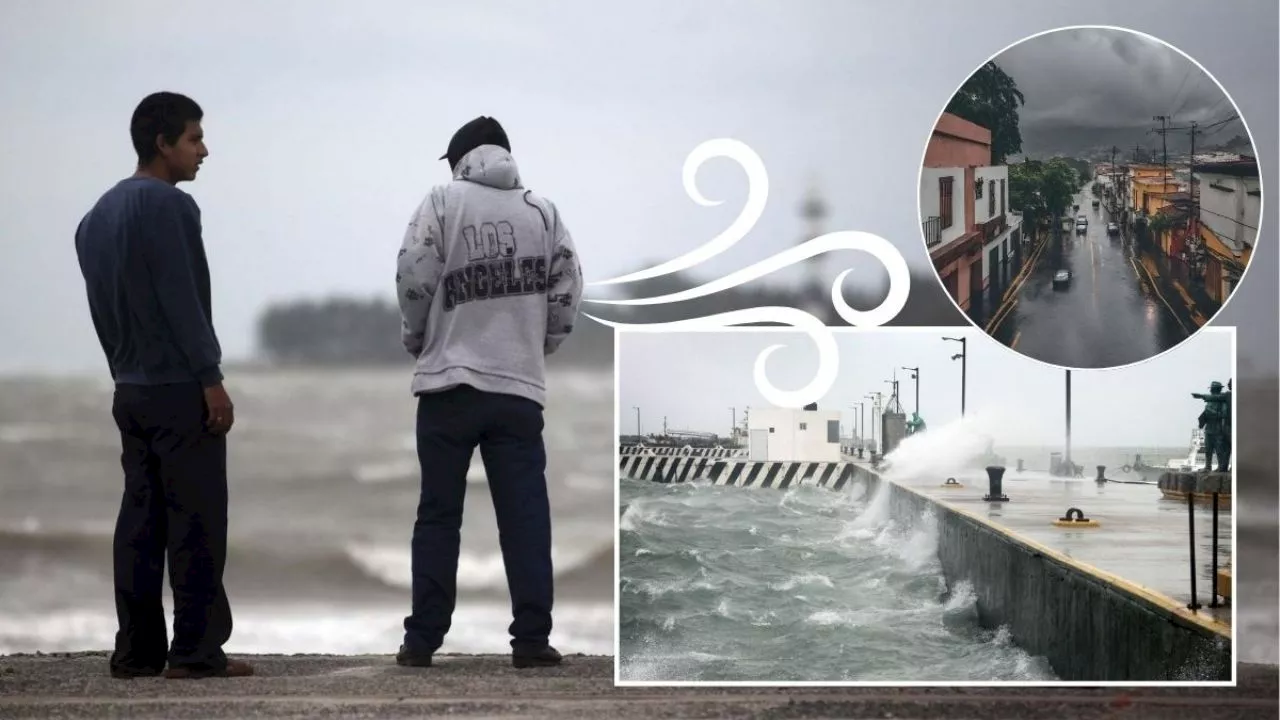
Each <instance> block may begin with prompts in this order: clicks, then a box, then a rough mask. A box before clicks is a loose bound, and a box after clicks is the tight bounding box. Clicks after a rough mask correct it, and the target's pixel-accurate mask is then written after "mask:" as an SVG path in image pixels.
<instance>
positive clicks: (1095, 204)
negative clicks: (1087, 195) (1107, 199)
mask: <svg viewBox="0 0 1280 720" xmlns="http://www.w3.org/2000/svg"><path fill="white" fill-rule="evenodd" d="M1101 204H1102V203H1101V202H1099V201H1098V199H1097V198H1094V200H1093V206H1094V207H1095V208H1096V207H1098V206H1099V205H1101Z"/></svg>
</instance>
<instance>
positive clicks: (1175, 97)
mask: <svg viewBox="0 0 1280 720" xmlns="http://www.w3.org/2000/svg"><path fill="white" fill-rule="evenodd" d="M1191 68H1192V66H1191V65H1188V66H1187V71H1186V72H1184V73H1182V82H1180V83H1178V91H1177V92H1175V93H1174V94H1173V102H1171V103H1169V107H1173V103H1176V102H1177V101H1178V96H1179V95H1181V94H1182V89H1183V88H1185V87H1186V86H1187V78H1189V77H1191ZM1179 109H1181V108H1179ZM1169 114H1170V115H1177V113H1176V112H1171V113H1169Z"/></svg>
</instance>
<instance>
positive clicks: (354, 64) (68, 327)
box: [0, 0, 1278, 372]
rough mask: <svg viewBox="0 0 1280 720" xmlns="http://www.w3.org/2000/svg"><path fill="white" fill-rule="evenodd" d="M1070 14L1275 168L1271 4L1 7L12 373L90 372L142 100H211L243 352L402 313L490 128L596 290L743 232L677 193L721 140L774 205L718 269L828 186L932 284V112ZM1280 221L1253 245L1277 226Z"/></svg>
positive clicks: (1258, 282) (720, 183)
mask: <svg viewBox="0 0 1280 720" xmlns="http://www.w3.org/2000/svg"><path fill="white" fill-rule="evenodd" d="M1080 23H1100V24H1119V25H1129V26H1133V27H1136V28H1140V29H1143V30H1145V31H1148V32H1151V33H1153V34H1156V35H1159V36H1161V37H1163V38H1164V39H1166V40H1168V41H1170V42H1172V43H1174V44H1176V45H1178V46H1180V47H1182V48H1183V49H1185V50H1186V51H1188V52H1190V53H1191V54H1193V55H1195V56H1196V57H1197V58H1198V59H1200V60H1201V61H1202V62H1203V63H1204V64H1205V65H1206V66H1208V67H1210V69H1211V71H1212V72H1214V73H1215V75H1216V76H1217V77H1218V78H1219V79H1220V80H1222V81H1223V82H1224V83H1225V84H1226V85H1227V86H1228V87H1229V88H1230V89H1231V90H1232V92H1233V93H1234V94H1235V96H1236V98H1237V100H1239V101H1240V103H1241V105H1242V108H1243V110H1244V112H1245V114H1246V116H1247V117H1249V118H1250V119H1251V121H1252V122H1253V130H1254V133H1255V137H1256V139H1257V141H1258V143H1259V153H1260V156H1261V157H1262V158H1264V159H1267V158H1274V157H1275V156H1276V150H1277V145H1276V125H1277V122H1276V117H1277V116H1276V107H1277V85H1278V83H1277V77H1276V65H1277V63H1276V50H1275V29H1276V25H1277V22H1276V8H1275V5H1274V3H1268V2H1264V1H1262V0H1258V1H1256V2H1250V1H1242V2H1234V3H1230V4H1215V3H1205V2H1203V1H1202V0H1187V1H1186V2H1158V1H1156V0H1135V1H1134V2H1126V3H1112V2H1110V1H1109V0H1078V1H1077V2H1072V3H1070V4H1060V5H1059V4H1052V5H1051V4H1048V3H1025V2H1022V0H998V1H992V2H986V3H983V4H982V5H981V7H977V6H967V5H961V4H950V3H932V2H930V3H924V2H919V1H917V2H898V1H897V0H874V1H866V2H836V1H835V0H829V1H826V2H819V1H814V2H807V3H781V2H726V1H704V2H698V3H686V2H677V1H676V0H668V1H666V2H660V1H658V0H650V1H646V2H643V3H630V4H620V3H608V4H607V8H606V4H605V3H595V2H585V1H564V2H555V3H523V2H520V3H518V2H497V1H496V0H495V1H490V2H467V3H465V4H464V3H462V2H450V3H444V2H435V3H416V2H408V1H407V0H406V1H394V0H367V1H366V2H359V3H355V2H337V1H336V0H314V1H309V2H285V1H283V0H276V1H273V2H270V3H266V2H247V1H245V0H228V1H227V2H221V3H219V4H218V6H217V8H216V10H213V9H206V10H205V11H202V12H188V11H184V10H180V9H178V8H177V7H176V6H175V5H173V4H172V3H170V2H162V1H159V0H154V1H149V2H144V1H142V0H115V1H113V2H111V3H104V2H91V1H89V0H66V1H64V2H57V3H50V2H40V1H38V0H5V2H3V3H2V4H0V66H3V67H5V68H6V69H8V71H7V72H5V73H3V74H2V75H0V110H2V111H3V112H2V113H0V117H3V121H2V122H3V125H4V130H5V132H3V133H0V157H3V158H4V161H3V163H0V198H3V201H2V202H3V203H4V204H3V211H2V212H0V338H2V339H3V342H0V371H3V370H8V371H13V370H19V369H27V370H31V369H42V370H78V369H87V370H89V371H93V372H100V371H101V367H102V365H101V363H102V360H101V357H100V350H99V348H98V347H97V343H96V339H95V338H94V334H93V331H92V327H91V325H90V322H89V316H88V311H87V308H86V305H85V301H84V298H83V294H84V291H83V285H82V281H81V279H80V276H79V270H78V268H77V266H76V261H75V256H74V251H73V246H72V234H73V232H74V229H75V227H76V224H77V222H78V221H79V219H80V217H81V216H82V215H83V213H84V212H85V211H86V210H87V209H88V207H89V206H90V205H91V204H92V203H93V201H94V200H95V199H96V198H97V197H98V196H99V195H100V194H101V193H102V192H103V191H104V190H106V189H107V188H108V187H109V186H110V185H111V184H113V183H114V182H115V181H117V180H118V179H120V178H121V177H123V176H125V175H127V174H129V173H130V172H131V171H132V165H133V162H134V158H133V155H132V151H131V148H130V146H129V140H128V134H127V126H128V120H129V115H130V113H131V111H132V110H133V108H134V106H135V105H136V103H137V102H138V100H140V99H141V98H142V97H143V96H144V95H146V94H147V93H150V92H152V91H155V90H159V89H168V90H177V91H181V92H184V93H187V94H190V95H191V96H193V97H194V98H196V100H197V101H198V102H200V103H201V104H202V105H203V106H204V109H205V111H206V120H205V128H206V132H207V139H208V144H209V147H210V150H211V153H212V154H211V156H210V158H209V159H208V161H207V162H206V163H205V167H204V169H203V171H202V172H201V177H200V179H199V180H198V181H197V182H195V183H193V184H189V185H185V186H184V187H185V188H186V189H188V190H189V191H190V192H191V193H192V194H193V195H194V196H195V197H196V198H197V200H198V201H199V202H200V204H201V206H202V208H203V210H204V221H205V240H206V244H207V247H208V252H209V260H210V266H211V269H212V272H213V277H214V281H213V285H214V297H215V299H214V306H215V319H216V324H217V328H218V331H219V334H220V336H221V339H222V341H223V345H224V349H225V351H226V353H227V355H228V356H229V357H232V358H235V357H244V356H246V355H248V354H249V353H250V352H251V350H252V349H253V343H254V323H255V319H256V317H257V314H258V313H259V311H260V310H261V308H262V306H263V304H264V303H266V302H268V301H270V300H273V299H281V298H293V297H297V296H315V295H321V294H326V293H329V292H348V293H354V294H360V295H368V296H373V295H383V296H386V297H388V298H390V297H391V294H392V292H393V289H392V281H393V279H394V278H393V276H394V269H393V268H394V257H395V253H396V249H397V247H398V244H399V242H400V239H401V237H402V234H403V231H404V226H405V223H406V222H407V220H408V218H409V215H410V213H411V212H412V210H413V208H414V207H415V206H416V204H417V203H418V202H419V201H420V199H421V198H422V196H423V195H424V194H425V193H426V192H427V190H428V188H429V187H430V186H431V185H432V184H433V183H437V182H440V181H443V180H445V179H446V178H447V175H448V173H447V169H446V167H445V164H444V163H443V162H439V161H437V160H436V159H435V158H436V157H438V156H439V155H440V154H441V152H443V148H444V147H445V145H446V143H447V142H448V139H449V136H450V135H451V134H452V132H453V131H454V130H455V129H456V128H457V126H458V125H459V124H461V123H462V122H464V121H466V120H468V119H470V118H471V117H474V116H475V115H477V114H481V113H485V114H491V115H494V116H496V117H498V118H499V119H500V120H501V121H503V123H504V124H506V126H507V128H508V130H509V134H510V136H511V140H512V143H513V149H514V152H515V155H516V158H517V161H518V162H519V164H520V165H521V168H522V176H523V177H524V178H525V179H526V181H527V183H528V184H529V186H530V187H532V188H534V189H536V190H538V191H540V192H541V193H543V194H545V195H546V196H548V197H550V198H552V199H553V200H555V201H556V202H557V203H558V204H559V206H560V208H561V210H562V211H563V215H564V217H565V219H566V222H567V223H568V226H569V228H570V229H571V230H572V232H573V234H574V236H575V239H576V241H577V243H578V246H579V249H580V255H581V257H582V258H583V263H584V269H585V272H586V274H587V276H588V279H590V280H600V279H605V278H607V277H611V276H613V275H616V274H619V273H622V272H624V271H627V270H631V269H635V268H636V266H637V265H640V264H641V263H644V262H646V261H648V260H655V261H657V260H666V259H669V258H672V257H675V256H677V255H680V254H683V253H684V252H686V251H687V250H689V249H690V248H692V247H694V246H696V245H700V244H702V243H703V242H705V241H706V240H708V239H710V238H711V237H712V236H713V235H714V234H716V233H717V232H719V231H720V230H721V229H723V228H724V227H725V226H727V225H728V223H729V222H731V220H732V218H733V217H734V216H735V215H736V213H737V210H738V207H739V203H740V201H741V199H742V198H743V197H744V190H745V182H744V180H743V177H742V174H741V172H740V171H739V170H738V169H737V168H736V167H734V166H733V165H731V164H729V163H728V162H725V161H721V162H720V163H718V164H714V165H710V166H708V167H707V169H706V170H705V171H704V172H703V175H702V177H701V178H700V179H701V184H702V188H703V191H704V193H705V194H706V195H707V196H708V197H711V198H720V199H724V200H725V203H724V204H723V205H721V206H719V207H716V208H704V207H699V206H698V205H696V204H694V203H693V202H692V201H691V200H689V199H688V198H687V197H686V196H685V194H684V192H683V189H682V187H681V181H680V173H681V166H682V164H683V162H684V159H685V156H686V155H687V154H688V153H689V151H690V150H692V149H693V148H694V147H695V146H696V145H698V144H699V143H700V142H702V141H704V140H707V139H711V138H717V137H733V138H737V139H739V140H742V141H744V142H746V143H747V144H749V145H750V146H752V147H753V148H754V149H755V150H756V151H757V152H758V153H759V154H760V155H761V157H762V158H763V160H764V162H765V164H766V167H767V168H768V170H769V173H770V178H771V188H772V190H771V196H770V199H769V203H768V206H767V208H766V210H765V213H764V217H763V218H762V220H761V222H760V223H759V225H757V227H756V228H755V229H754V231H753V232H752V233H751V234H750V236H749V237H748V238H747V239H746V240H744V241H743V242H742V243H741V244H740V245H739V246H738V247H737V248H735V249H734V250H732V251H730V252H729V253H726V255H725V256H722V257H721V258H718V259H717V260H715V261H713V262H712V263H711V264H710V266H709V267H706V268H704V272H705V273H706V275H707V277H708V279H711V278H712V277H716V276H719V275H722V274H724V273H725V272H727V271H729V270H732V269H737V268H739V267H742V266H745V265H747V264H750V263H752V262H755V261H758V260H761V259H763V258H765V257H767V256H769V255H772V254H774V253H775V252H777V251H778V250H780V249H782V248H784V247H787V246H789V245H791V244H793V243H795V242H796V241H798V240H799V239H801V232H802V228H801V225H800V223H799V222H798V219H797V217H796V211H797V206H798V205H799V202H800V200H801V197H802V194H803V192H804V190H805V185H806V184H807V182H808V181H809V180H810V178H814V177H816V178H817V179H818V180H819V182H820V183H821V187H822V189H823V192H824V193H825V195H826V196H827V199H828V201H829V204H830V206H831V211H832V212H831V217H830V219H829V222H828V229H832V230H834V229H850V230H866V231H869V232H873V233H876V234H879V235H882V236H885V237H887V238H889V239H890V240H892V241H893V242H894V243H896V244H898V245H899V246H900V247H901V248H902V249H903V252H904V253H905V254H906V256H907V258H908V260H909V261H910V262H911V263H913V264H915V265H917V266H923V265H924V263H926V262H927V259H926V255H925V252H924V250H923V244H922V242H921V239H920V231H919V225H918V211H917V181H918V172H919V166H920V157H921V153H922V151H923V148H924V144H925V142H926V141H927V138H928V135H929V130H930V128H931V127H932V126H933V123H934V121H935V119H936V117H937V114H938V112H939V110H940V109H941V108H942V107H943V106H944V105H945V104H946V102H947V99H948V98H949V97H950V95H951V94H952V93H953V92H954V91H955V89H956V88H957V87H958V86H959V85H960V84H961V82H963V80H964V79H965V77H966V76H967V75H968V74H969V73H970V72H971V71H972V70H973V69H974V68H976V67H978V66H979V65H980V64H981V63H982V62H983V61H984V60H986V59H987V58H988V57H989V56H990V55H991V54H993V53H995V52H996V51H998V50H999V49H1000V48H1002V47H1004V46H1006V45H1008V44H1009V43H1012V42H1014V41H1016V40H1018V39H1020V38H1023V37H1025V36H1027V35H1030V34H1032V33H1035V32H1038V31H1041V30H1044V29H1047V28H1052V27H1059V26H1063V25H1073V24H1080ZM1223 37H1229V38H1230V39H1229V41H1223V40H1222V38H1223ZM1269 162H1270V161H1269V160H1264V172H1269V171H1271V169H1272V168H1271V166H1270V164H1269ZM1273 187H1274V185H1268V186H1267V189H1266V193H1267V194H1266V204H1267V205H1268V206H1271V205H1273V204H1274V202H1273V201H1274V199H1275V190H1274V189H1272V188H1273ZM1273 215H1274V214H1272V213H1268V214H1267V217H1266V218H1265V221H1264V222H1265V225H1264V228H1263V232H1262V236H1263V237H1264V238H1272V239H1274V238H1275V237H1276V225H1275V219H1274V217H1273ZM833 260H839V261H842V262H843V263H851V262H862V264H863V265H866V264H867V261H865V260H864V259H863V258H860V257H856V256H849V255H846V256H844V257H841V258H834V259H833ZM1254 265H1255V266H1256V265H1263V266H1265V268H1264V269H1261V270H1258V269H1254V270H1251V271H1250V273H1249V276H1248V277H1247V278H1246V282H1245V287H1243V288H1242V289H1241V290H1240V291H1239V292H1237V293H1236V295H1235V297H1234V298H1233V300H1232V306H1233V307H1232V308H1231V310H1232V311H1233V312H1234V314H1233V315H1230V316H1228V317H1227V318H1224V320H1226V321H1230V320H1231V318H1235V319H1237V320H1238V319H1239V318H1241V317H1245V316H1250V315H1251V316H1252V317H1254V318H1255V322H1257V326H1256V327H1255V328H1254V330H1253V333H1251V334H1246V339H1245V340H1244V341H1243V342H1244V343H1245V347H1244V352H1245V353H1246V354H1247V353H1249V352H1254V353H1257V354H1258V356H1259V357H1261V358H1264V359H1265V363H1264V364H1265V365H1266V366H1268V367H1272V366H1274V364H1275V353H1276V339H1275V338H1276V334H1275V333H1276V325H1275V322H1274V317H1275V291H1274V288H1275V286H1276V253H1275V248H1274V243H1273V242H1272V243H1271V244H1269V245H1264V246H1263V247H1261V248H1260V249H1259V251H1258V252H1257V255H1256V257H1255V260H1254ZM1255 336H1256V337H1257V338H1258V339H1257V340H1255V339H1254V338H1255ZM1250 343H1254V344H1253V345H1252V350H1251V346H1250Z"/></svg>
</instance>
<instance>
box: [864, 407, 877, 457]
mask: <svg viewBox="0 0 1280 720" xmlns="http://www.w3.org/2000/svg"><path fill="white" fill-rule="evenodd" d="M866 397H867V399H868V400H870V401H871V452H875V451H876V448H877V447H879V444H878V443H877V442H876V394H875V393H867V396H866Z"/></svg>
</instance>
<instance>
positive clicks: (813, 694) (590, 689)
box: [0, 653, 1278, 720]
mask: <svg viewBox="0 0 1280 720" xmlns="http://www.w3.org/2000/svg"><path fill="white" fill-rule="evenodd" d="M245 659H247V660H249V661H250V662H252V663H254V665H255V666H256V667H257V669H258V674H257V675H256V676H255V677H252V678H241V679H234V680H231V679H208V680H196V681H192V680H164V679H160V678H154V679H153V678H147V679H140V680H113V679H111V678H110V677H109V676H108V675H107V656H106V654H105V653H74V654H69V655H21V656H19V655H14V656H0V717H2V718H6V719H11V720H21V719H25V718H48V717H58V718H70V719H74V718H104V717H129V718H197V717H198V718H320V717H326V718H331V717H332V718H336V717H341V718H414V717H431V716H440V715H449V716H451V717H465V718H557V720H571V719H574V718H609V719H610V720H629V719H630V718H835V717H839V718H884V717H894V718H1052V720H1062V718H1081V719H1089V718H1111V717H1117V716H1123V717H1125V718H1155V717H1177V716H1182V717H1195V718H1197V720H1217V719H1218V718H1223V719H1226V718H1268V719H1269V720H1273V719H1274V718H1275V717H1276V716H1277V711H1278V706H1277V690H1278V684H1277V678H1278V673H1277V669H1276V668H1275V667H1273V666H1261V665H1247V666H1246V665H1242V666H1241V669H1240V681H1239V686H1238V687H1236V688H1196V689H1182V688H1148V689H1124V688H1063V687H1057V688H1008V689H993V688H915V689H900V688H791V689H773V688H734V689H725V688H713V687H709V688H615V687H614V686H613V660H612V658H608V657H584V656H581V655H579V656H571V657H568V658H566V661H565V665H564V666H563V667H560V668H556V669H551V670H515V669H513V668H512V667H511V664H510V660H509V658H507V657H505V656H492V655H490V656H441V657H438V658H437V664H436V666H435V667H432V668H429V669H409V668H400V667H397V666H396V665H395V663H394V661H393V659H392V658H391V657H389V656H353V657H339V656H315V655H311V656H303V655H296V656H278V655H276V656H257V657H247V658H245Z"/></svg>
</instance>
